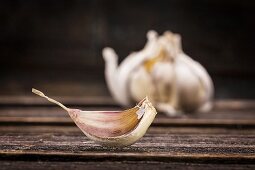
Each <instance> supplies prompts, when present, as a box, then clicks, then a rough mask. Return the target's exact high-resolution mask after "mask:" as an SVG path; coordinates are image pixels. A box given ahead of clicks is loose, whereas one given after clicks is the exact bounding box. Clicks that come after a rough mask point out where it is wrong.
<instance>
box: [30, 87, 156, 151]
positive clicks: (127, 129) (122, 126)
mask: <svg viewBox="0 0 255 170" xmlns="http://www.w3.org/2000/svg"><path fill="white" fill-rule="evenodd" d="M32 92H33V93H35V94H37V95H39V96H41V97H44V98H46V99H47V100H49V101H50V102H52V103H55V104H57V105H59V106H60V107H62V108H63V109H64V110H66V111H67V112H68V113H69V115H70V117H71V118H72V119H73V121H74V122H75V124H76V125H77V126H78V127H79V128H80V129H81V131H82V132H83V133H84V134H85V135H86V136H87V137H88V138H90V139H92V140H94V141H95V142H97V143H99V144H101V145H103V146H108V147H124V146H128V145H132V144H133V143H135V142H136V141H137V140H139V139H140V138H141V137H143V136H144V134H145V133H146V131H147V129H148V128H149V126H150V125H151V123H152V121H153V120H154V118H155V116H156V114H157V112H156V110H155V108H154V107H153V106H152V104H151V103H150V101H149V100H148V98H147V97H146V98H144V99H143V100H142V101H141V102H140V103H139V104H138V105H137V106H135V107H133V108H131V109H128V110H124V111H82V110H79V109H70V108H67V107H66V106H64V105H63V104H61V103H59V102H58V101H56V100H54V99H51V98H49V97H47V96H45V95H44V94H43V93H42V92H40V91H39V90H36V89H32Z"/></svg>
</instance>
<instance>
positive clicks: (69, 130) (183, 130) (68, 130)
mask: <svg viewBox="0 0 255 170" xmlns="http://www.w3.org/2000/svg"><path fill="white" fill-rule="evenodd" d="M0 133H3V134H4V133H5V134H6V133H17V134H18V135H22V134H29V133H31V134H34V133H38V134H39V133H57V134H61V133H62V134H63V135H65V134H76V135H83V134H82V132H81V130H80V129H79V128H78V127H77V126H58V125H45V126H38V125H34V126H33V125H29V126H28V125H20V126H16V125H2V126H0ZM147 133H152V134H162V133H164V134H194V135H196V134H215V135H218V134H221V135H224V134H236V135H238V134H240V135H255V129H254V128H247V129H242V128H236V129H234V128H232V129H227V128H223V127H215V128H211V127H203V128H201V127H158V126H151V127H150V128H149V129H148V132H147Z"/></svg>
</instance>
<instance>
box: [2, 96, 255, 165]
mask: <svg viewBox="0 0 255 170" xmlns="http://www.w3.org/2000/svg"><path fill="white" fill-rule="evenodd" d="M59 100H60V101H61V102H63V103H65V104H66V105H68V106H71V107H73V108H80V109H83V110H112V109H117V110H118V109H120V108H119V106H118V105H117V104H116V103H115V102H114V101H113V100H112V99H111V98H107V97H104V98H103V97H101V98H72V97H65V98H61V99H59ZM0 169H8V170H10V169H15V170H16V169H37V170H38V169H255V101H243V100H218V101H216V102H215V107H214V110H213V111H211V112H210V113H194V114H187V115H183V116H180V117H177V118H170V117H166V116H165V115H163V114H161V113H159V114H158V115H157V118H156V119H155V121H154V122H153V124H152V126H151V127H150V128H149V130H148V132H147V134H146V135H145V136H144V137H143V138H142V139H141V140H140V141H138V142H137V143H135V144H134V145H132V146H130V147H125V148H123V149H108V148H106V147H101V146H99V145H97V144H95V143H94V142H92V141H90V140H89V139H88V138H87V137H86V136H84V135H83V134H82V132H81V131H80V130H79V129H78V128H77V127H76V126H75V125H74V123H73V122H72V120H71V119H70V118H69V116H68V115H67V113H65V111H63V110H62V109H60V108H58V107H57V106H55V105H52V104H50V103H48V102H47V101H45V100H43V99H41V98H39V97H15V96H13V97H0Z"/></svg>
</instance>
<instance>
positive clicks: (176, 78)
mask: <svg viewBox="0 0 255 170" xmlns="http://www.w3.org/2000/svg"><path fill="white" fill-rule="evenodd" d="M147 38H148V42H147V43H146V45H145V47H144V49H142V50H141V51H139V52H135V53H134V52H133V53H131V54H130V55H129V56H127V57H126V58H125V60H124V61H123V62H122V63H121V64H120V66H119V67H117V58H118V57H117V54H116V53H115V52H114V50H113V49H111V48H105V49H104V50H103V57H104V59H105V63H106V68H105V76H106V81H107V85H108V87H109V89H110V92H111V94H112V95H113V97H114V98H115V99H116V100H117V101H118V102H119V103H120V104H122V105H124V106H127V105H130V104H132V103H133V102H138V101H140V100H142V99H143V98H144V97H145V96H149V98H150V99H151V100H152V102H153V103H154V105H155V106H156V108H157V109H158V110H159V111H162V112H165V113H167V114H168V115H176V114H178V113H181V112H191V111H202V112H205V111H208V110H210V109H211V107H212V98H213V93H214V87H213V83H212V80H211V78H210V76H209V74H208V73H207V71H206V70H205V69H204V67H203V66H202V65H201V64H199V63H198V62H196V61H194V60H193V59H191V58H190V57H189V56H188V55H186V54H185V53H184V52H183V51H182V47H181V37H180V35H178V34H174V33H172V32H170V31H167V32H165V33H164V34H163V35H162V36H158V34H157V33H156V32H155V31H149V32H148V33H147Z"/></svg>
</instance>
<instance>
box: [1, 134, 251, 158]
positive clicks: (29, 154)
mask: <svg viewBox="0 0 255 170" xmlns="http://www.w3.org/2000/svg"><path fill="white" fill-rule="evenodd" d="M254 139H255V135H240V134H239V135H234V134H224V135H217V136H216V135H214V134H211V135H210V134H197V135H193V134H165V133H161V134H159V133H158V134H152V133H147V134H146V135H145V136H144V137H143V138H142V139H141V140H140V141H138V142H137V143H135V144H134V145H132V146H130V147H125V148H122V149H114V148H111V149H109V148H106V147H101V146H99V145H97V144H95V143H94V142H92V141H91V140H88V138H87V137H85V136H84V135H81V134H72V133H66V134H63V133H33V134H32V133H21V134H17V133H1V134H0V158H1V159H2V160H24V159H25V160H27V159H29V160H51V159H52V158H54V159H58V160H66V159H68V160H71V161H79V160H97V161H99V160H115V161H124V160H137V161H139V160H147V161H163V162H164V161H166V162H167V161H171V160H175V161H184V162H208V163H209V162H218V163H220V162H228V163H231V162H232V163H233V162H235V163H254V162H255V140H254Z"/></svg>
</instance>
